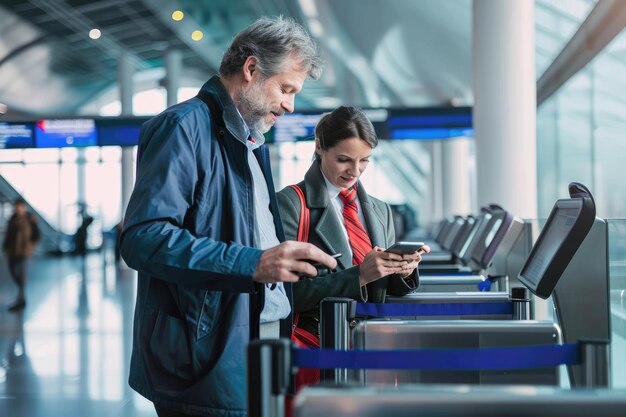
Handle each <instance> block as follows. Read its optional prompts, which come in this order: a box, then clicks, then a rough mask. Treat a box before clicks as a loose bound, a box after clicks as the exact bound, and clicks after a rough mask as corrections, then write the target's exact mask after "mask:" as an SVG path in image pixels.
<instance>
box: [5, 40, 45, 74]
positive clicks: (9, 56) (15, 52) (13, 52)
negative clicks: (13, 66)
mask: <svg viewBox="0 0 626 417" xmlns="http://www.w3.org/2000/svg"><path fill="white" fill-rule="evenodd" d="M47 40H49V38H48V37H47V36H40V37H38V38H36V39H33V40H32V41H30V42H27V43H25V44H24V45H20V46H18V47H17V48H15V49H13V50H11V52H9V53H8V54H6V55H5V56H3V57H2V58H1V59H0V67H1V66H2V65H3V64H4V63H5V62H7V61H9V60H11V59H13V58H15V57H16V56H18V55H19V54H21V53H22V52H26V51H27V50H29V49H30V48H32V47H33V46H37V45H39V44H40V43H44V42H46V41H47Z"/></svg>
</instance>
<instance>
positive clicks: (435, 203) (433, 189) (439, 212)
mask: <svg viewBox="0 0 626 417" xmlns="http://www.w3.org/2000/svg"><path fill="white" fill-rule="evenodd" d="M442 148H443V145H442V143H441V141H438V140H437V141H432V142H431V147H430V149H431V152H430V181H429V187H428V190H429V196H428V201H429V202H430V213H431V216H430V222H431V223H436V222H438V221H439V220H441V219H442V218H443V217H444V211H443V162H442V161H443V155H442V153H443V149H442Z"/></svg>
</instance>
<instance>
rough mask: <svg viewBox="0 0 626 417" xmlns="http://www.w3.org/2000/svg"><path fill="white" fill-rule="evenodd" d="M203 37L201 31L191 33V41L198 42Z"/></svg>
mask: <svg viewBox="0 0 626 417" xmlns="http://www.w3.org/2000/svg"><path fill="white" fill-rule="evenodd" d="M203 37H204V33H202V31H201V30H194V31H193V32H192V33H191V39H193V40H194V41H196V42H197V41H199V40H200V39H202V38H203Z"/></svg>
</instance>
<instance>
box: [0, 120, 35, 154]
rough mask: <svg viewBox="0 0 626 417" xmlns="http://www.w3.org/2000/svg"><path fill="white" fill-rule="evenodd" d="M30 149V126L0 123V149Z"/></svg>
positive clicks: (31, 133) (31, 135) (28, 124)
mask: <svg viewBox="0 0 626 417" xmlns="http://www.w3.org/2000/svg"><path fill="white" fill-rule="evenodd" d="M32 147H33V126H32V124H30V123H6V122H0V149H21V148H32Z"/></svg>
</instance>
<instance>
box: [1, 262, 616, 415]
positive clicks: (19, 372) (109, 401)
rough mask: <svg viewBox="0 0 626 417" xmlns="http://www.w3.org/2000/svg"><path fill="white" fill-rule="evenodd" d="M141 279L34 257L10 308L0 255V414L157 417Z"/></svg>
mask: <svg viewBox="0 0 626 417" xmlns="http://www.w3.org/2000/svg"><path fill="white" fill-rule="evenodd" d="M135 284H136V275H135V272H134V271H131V270H128V269H123V268H118V267H116V266H115V265H114V263H113V256H112V254H107V255H106V256H105V255H103V254H98V253H96V254H91V255H89V256H87V257H86V258H80V257H62V258H53V257H50V258H41V257H40V258H35V259H33V260H32V261H31V264H30V270H29V282H28V288H27V302H28V303H27V306H26V309H25V310H24V311H23V312H22V313H19V314H16V313H9V312H8V311H7V307H8V306H9V305H10V304H11V303H12V302H13V300H14V297H15V294H16V289H15V286H14V285H13V283H12V282H11V280H10V278H9V277H8V271H7V269H6V264H5V261H4V258H3V257H2V256H0V416H12V417H22V416H23V417H40V416H41V417H43V416H45V417H57V416H59V417H61V416H63V417H78V416H80V417H87V416H89V417H98V416H103V417H104V416H106V417H116V416H120V417H122V416H124V417H155V416H156V413H155V412H154V409H153V407H152V403H150V402H148V401H147V400H145V399H144V398H142V397H141V396H139V395H138V394H136V393H135V392H134V391H132V390H131V389H130V388H129V386H128V383H127V378H128V363H129V361H130V352H131V333H132V316H133V308H134V302H135ZM620 294H622V293H620ZM622 295H624V294H622ZM612 301H613V303H612V310H613V330H614V333H613V343H612V345H613V346H612V353H613V354H612V376H613V386H614V387H616V388H626V355H624V352H626V339H625V338H624V335H626V330H624V329H626V325H624V323H626V305H625V304H624V299H623V298H619V299H617V298H616V299H615V300H612ZM619 317H624V319H623V320H621V321H620V320H618V318H619ZM563 375H565V373H563Z"/></svg>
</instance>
